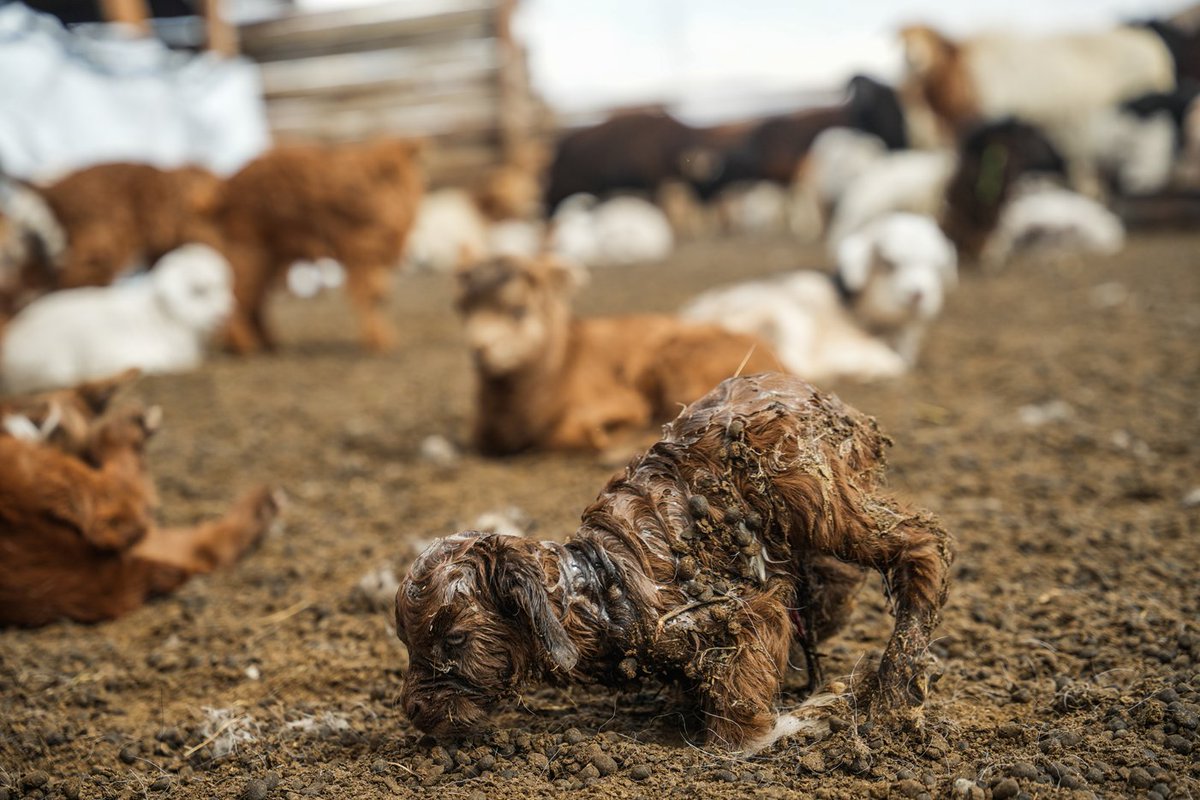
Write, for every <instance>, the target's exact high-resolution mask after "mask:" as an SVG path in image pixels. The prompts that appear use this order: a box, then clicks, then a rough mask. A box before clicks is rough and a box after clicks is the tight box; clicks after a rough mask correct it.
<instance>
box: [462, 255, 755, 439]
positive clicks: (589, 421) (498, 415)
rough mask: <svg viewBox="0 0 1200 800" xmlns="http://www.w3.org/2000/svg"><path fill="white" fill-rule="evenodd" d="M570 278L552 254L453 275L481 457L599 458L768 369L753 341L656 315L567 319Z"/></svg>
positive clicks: (495, 263)
mask: <svg viewBox="0 0 1200 800" xmlns="http://www.w3.org/2000/svg"><path fill="white" fill-rule="evenodd" d="M573 278H574V273H573V270H572V269H570V268H568V267H567V266H566V265H564V264H563V263H561V262H559V261H557V260H555V259H554V258H553V257H549V256H544V257H542V258H540V259H536V260H529V259H520V258H514V257H503V258H498V259H495V260H492V261H486V262H483V263H481V264H478V265H476V266H474V267H471V268H470V269H467V270H464V271H462V272H460V273H459V294H458V300H457V306H458V310H459V312H460V313H461V314H462V315H463V318H464V322H465V325H466V332H467V340H468V342H469V343H470V346H471V350H472V352H473V354H474V356H475V365H476V371H477V373H478V380H479V390H478V391H479V403H478V405H479V408H478V418H477V420H476V428H475V440H476V444H477V446H478V447H479V449H480V450H481V451H482V452H483V453H485V454H488V455H503V454H507V453H515V452H519V451H521V450H526V449H529V448H544V449H560V450H564V449H590V450H603V449H605V448H607V447H609V446H610V445H613V444H615V443H616V440H617V439H618V437H619V436H620V435H621V434H622V433H627V432H630V431H634V430H644V429H645V428H647V427H648V426H649V425H650V424H651V423H652V422H655V421H663V420H667V419H670V417H671V414H673V413H674V411H675V410H676V409H677V408H679V406H680V405H683V404H686V403H689V402H691V401H692V400H695V399H696V398H698V397H700V396H701V395H703V394H704V393H705V392H707V391H708V390H709V389H711V388H712V387H713V386H715V385H716V384H717V383H718V382H719V381H721V380H723V379H724V378H727V377H729V376H730V375H734V374H736V373H737V372H738V369H739V367H743V366H744V367H745V368H747V369H750V370H752V371H756V372H757V371H760V370H763V369H773V368H775V366H776V361H775V358H774V356H773V355H772V354H771V353H770V351H769V349H768V348H767V346H766V345H765V344H763V343H762V342H761V341H759V340H758V339H755V338H754V337H751V336H746V335H743V334H736V333H729V332H727V331H724V330H722V329H720V328H718V327H717V326H715V325H703V324H694V323H693V324H689V323H687V322H683V321H681V320H679V319H677V318H675V317H671V316H667V315H665V314H664V315H651V314H646V315H640V316H627V317H607V318H598V319H582V320H575V319H572V318H571V304H570V296H571V293H572V289H573Z"/></svg>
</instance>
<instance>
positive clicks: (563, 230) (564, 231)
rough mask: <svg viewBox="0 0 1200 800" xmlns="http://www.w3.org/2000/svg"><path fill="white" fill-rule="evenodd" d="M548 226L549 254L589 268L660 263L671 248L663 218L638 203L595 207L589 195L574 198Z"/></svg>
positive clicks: (616, 201) (619, 200)
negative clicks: (549, 227) (641, 262)
mask: <svg viewBox="0 0 1200 800" xmlns="http://www.w3.org/2000/svg"><path fill="white" fill-rule="evenodd" d="M552 223H553V224H552V228H551V233H550V249H551V250H552V251H553V252H554V253H556V254H558V255H560V256H563V257H564V258H567V259H570V260H573V261H577V262H580V263H583V264H586V265H588V266H603V265H607V264H630V263H633V262H636V261H660V260H662V259H664V258H666V257H667V256H668V255H670V253H671V249H672V248H673V247H674V245H675V236H674V234H673V233H672V231H671V223H670V222H669V221H668V220H667V216H666V214H664V213H663V212H662V211H661V210H660V209H659V208H658V206H656V205H654V204H653V203H651V202H649V201H647V200H642V199H640V198H637V197H614V198H613V199H611V200H606V201H604V202H603V203H598V202H597V201H596V198H595V197H592V196H591V195H583V194H580V195H572V196H571V197H568V198H567V199H566V200H564V201H563V202H562V203H561V204H560V205H559V208H558V212H557V213H555V215H554V219H553V221H552Z"/></svg>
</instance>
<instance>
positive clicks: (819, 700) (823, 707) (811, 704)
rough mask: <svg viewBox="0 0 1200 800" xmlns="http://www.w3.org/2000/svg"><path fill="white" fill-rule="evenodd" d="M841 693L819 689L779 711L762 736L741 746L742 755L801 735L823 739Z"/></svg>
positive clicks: (751, 753)
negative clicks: (796, 704)
mask: <svg viewBox="0 0 1200 800" xmlns="http://www.w3.org/2000/svg"><path fill="white" fill-rule="evenodd" d="M844 697H845V696H844V695H841V694H833V693H830V692H823V693H821V694H815V695H813V696H812V697H809V698H808V699H807V700H805V701H804V702H803V703H801V704H800V705H799V706H797V707H796V708H793V709H790V710H788V711H782V712H780V713H779V714H778V715H776V717H775V725H774V726H773V727H772V729H771V730H770V731H768V732H767V733H764V734H763V735H762V736H760V737H758V738H756V739H751V740H750V741H748V742H747V743H746V744H745V745H744V746H743V747H742V755H743V756H752V755H754V754H755V753H759V752H761V751H763V750H765V749H766V748H768V747H770V746H771V745H773V744H775V743H776V742H778V741H780V740H781V739H786V738H789V737H792V736H796V735H797V734H803V735H804V736H805V737H806V738H807V739H809V740H813V739H823V738H825V737H826V736H828V735H829V731H830V730H831V729H830V726H829V722H830V720H831V719H832V718H833V717H834V716H836V714H835V712H834V710H833V708H832V707H833V706H835V705H837V704H838V703H839V701H842V700H844Z"/></svg>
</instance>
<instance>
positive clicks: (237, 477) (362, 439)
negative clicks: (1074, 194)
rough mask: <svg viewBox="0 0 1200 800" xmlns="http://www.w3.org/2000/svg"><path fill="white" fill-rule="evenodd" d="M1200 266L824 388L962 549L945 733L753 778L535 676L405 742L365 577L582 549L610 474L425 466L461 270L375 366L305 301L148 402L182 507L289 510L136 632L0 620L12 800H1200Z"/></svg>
mask: <svg viewBox="0 0 1200 800" xmlns="http://www.w3.org/2000/svg"><path fill="white" fill-rule="evenodd" d="M1198 246H1200V236H1190V237H1189V236H1178V235H1161V236H1153V237H1143V238H1140V239H1136V240H1134V241H1133V242H1132V244H1131V246H1130V247H1129V248H1128V249H1127V250H1126V251H1125V252H1124V253H1123V254H1122V255H1120V256H1119V257H1117V258H1114V259H1111V260H1104V259H1091V260H1087V261H1084V260H1079V259H1068V260H1059V261H1052V262H1045V261H1040V262H1035V261H1026V262H1021V263H1017V264H1015V265H1013V266H1012V267H1011V268H1010V269H1008V270H1007V271H1006V272H1004V273H1003V274H1000V275H984V276H980V275H975V274H971V275H966V276H965V278H964V280H963V284H962V286H961V288H960V290H959V291H958V292H957V294H955V295H954V297H953V298H952V300H951V303H950V307H949V309H948V311H947V313H946V315H945V317H944V318H943V319H942V320H940V321H939V322H938V324H937V326H936V328H935V329H934V330H933V332H932V334H931V336H930V338H929V341H928V347H927V349H926V351H925V357H924V361H923V363H922V364H921V365H920V367H919V369H917V370H916V372H915V373H913V374H912V375H911V376H910V377H908V378H906V379H904V380H900V381H897V382H894V383H890V384H887V385H879V386H853V385H846V386H838V387H833V388H836V389H837V390H838V392H839V393H840V394H841V395H842V396H843V397H844V398H845V399H847V400H849V401H850V402H852V403H853V404H855V405H857V406H858V407H860V408H861V409H863V410H865V411H868V412H870V413H872V414H875V415H877V416H878V418H879V419H880V421H881V423H882V425H883V426H884V428H885V429H886V430H887V431H888V432H889V433H890V434H891V435H892V436H893V438H894V439H895V441H896V446H895V447H894V448H893V451H892V454H891V461H892V465H893V466H892V471H891V476H892V484H893V486H894V487H895V488H896V489H897V490H898V491H901V492H903V493H905V494H907V495H910V496H912V497H914V498H915V499H917V500H918V501H920V503H922V504H924V505H926V506H928V507H929V508H931V509H934V510H935V511H937V512H938V513H940V514H941V515H942V517H943V518H944V521H945V522H946V524H947V526H948V527H949V528H950V529H951V530H952V531H954V532H955V534H956V535H957V541H958V560H957V563H956V564H955V567H954V586H953V591H952V594H951V597H950V601H949V604H948V606H947V608H946V613H945V620H944V622H943V624H942V626H941V628H940V631H939V635H940V638H939V639H938V640H937V642H936V643H935V644H934V646H933V652H934V653H935V654H936V656H937V657H938V659H939V668H940V670H941V677H940V680H938V681H937V683H936V684H935V686H934V687H933V690H932V693H931V699H930V702H929V704H928V719H929V735H928V737H927V739H926V740H925V741H923V742H914V741H906V740H903V739H898V738H896V737H892V736H886V735H881V732H879V731H870V730H865V729H864V730H863V731H861V733H860V731H859V730H858V729H857V728H856V726H855V723H856V722H857V721H858V720H855V719H853V717H852V715H851V719H849V720H846V722H847V725H844V726H843V725H836V727H838V728H840V730H839V731H838V732H837V733H836V734H834V735H833V736H832V737H831V738H830V739H829V740H826V741H824V742H821V743H818V744H815V745H813V746H810V747H802V746H801V745H800V744H799V743H793V744H792V745H790V746H786V747H783V748H781V749H779V750H776V751H774V752H772V753H769V754H768V755H766V756H763V757H760V758H755V759H753V760H749V761H734V760H730V759H728V758H727V757H725V756H723V755H722V754H721V753H719V752H713V751H709V750H706V749H705V748H704V747H703V746H702V744H701V743H700V742H698V740H697V733H698V720H697V719H696V717H695V716H693V715H691V714H690V713H688V711H687V708H686V706H685V705H684V704H683V702H682V701H681V698H680V697H679V696H678V694H677V693H675V692H673V691H671V690H670V689H666V690H663V689H661V688H660V687H656V686H646V687H645V688H644V689H643V690H641V691H639V692H636V693H622V694H615V693H612V692H608V691H592V690H588V689H575V690H571V691H548V690H542V691H531V692H529V693H527V694H526V695H525V696H524V697H523V699H522V703H521V704H520V706H519V707H516V708H513V709H510V710H508V711H505V712H504V713H503V714H501V715H499V717H498V719H497V722H498V732H497V733H495V734H493V735H492V736H490V737H488V738H486V739H484V740H482V741H480V742H475V743H472V744H467V745H463V746H461V747H446V748H438V747H434V746H433V743H432V742H430V741H428V740H424V739H422V737H421V736H420V735H418V734H417V733H416V732H414V730H413V728H412V727H411V726H410V725H409V724H408V722H407V721H406V720H405V718H404V717H403V715H402V714H401V713H400V710H399V708H398V707H397V697H398V694H399V690H400V686H401V681H402V676H403V673H404V667H405V663H406V662H405V653H404V650H403V647H402V646H401V645H400V644H399V642H398V641H397V640H396V638H395V636H394V633H393V631H392V628H391V623H390V620H389V617H388V614H387V612H386V611H385V610H382V608H381V607H380V605H378V604H376V603H375V602H374V601H373V600H372V598H371V597H370V594H369V593H364V592H362V591H361V590H359V589H357V588H356V586H357V584H358V583H359V581H360V579H361V578H362V577H363V576H364V575H366V574H368V573H370V572H372V571H373V570H376V569H377V568H379V567H380V566H387V565H392V566H396V567H402V566H403V565H404V564H405V563H406V560H407V559H409V558H411V552H412V548H413V547H414V543H418V542H420V541H422V540H426V539H428V538H429V537H433V536H437V535H441V534H445V533H448V532H451V531H453V530H455V529H456V528H458V527H460V526H465V525H468V524H469V523H471V522H472V521H473V520H474V519H475V518H476V517H477V516H478V515H479V514H481V513H483V512H487V511H492V510H498V509H505V508H508V507H510V506H513V507H516V508H518V509H520V510H521V511H523V512H524V513H525V514H527V515H528V517H529V518H530V519H531V520H532V521H533V523H534V533H535V534H536V535H539V536H544V537H550V538H561V537H565V536H566V535H568V534H569V533H570V532H571V531H572V530H573V528H574V525H575V523H576V521H577V519H578V514H579V513H580V512H581V511H582V509H583V508H584V506H585V505H586V504H587V503H588V502H589V501H590V500H591V499H592V497H593V496H594V495H595V494H596V492H598V491H599V489H600V487H601V486H602V484H603V482H604V480H605V478H606V477H607V476H608V475H609V474H610V472H611V471H612V467H611V465H608V466H606V465H603V464H600V463H597V461H596V460H595V459H593V458H588V457H581V456H568V455H536V456H528V457H521V458H514V459H511V460H505V461H488V460H484V459H481V458H478V457H476V456H474V455H471V454H469V453H468V454H466V455H464V456H463V457H462V458H461V460H460V461H459V462H458V463H457V464H454V465H444V464H439V463H435V462H433V461H430V460H428V459H427V458H423V457H422V456H421V442H422V441H423V440H424V439H425V438H426V437H427V436H429V435H431V434H438V435H442V436H445V437H447V438H448V439H450V440H451V441H453V442H456V443H458V444H460V445H461V444H463V443H464V442H465V439H466V435H467V430H468V422H469V418H470V413H471V406H472V389H471V387H472V380H471V372H470V365H469V361H468V358H467V356H466V354H465V352H464V349H463V346H462V344H461V341H460V339H459V332H458V327H457V324H456V320H455V318H454V317H453V316H452V314H451V312H450V289H451V284H450V280H449V278H447V277H446V276H438V275H415V276H405V277H402V278H401V279H400V280H399V283H398V287H397V288H398V291H397V292H396V297H395V302H394V317H395V319H396V320H397V322H398V323H399V325H400V326H401V333H402V342H403V343H402V345H401V347H400V348H399V349H398V350H397V351H396V352H394V353H392V354H390V355H388V356H381V357H377V356H370V355H365V354H364V353H362V352H360V350H359V349H358V348H357V347H356V346H355V344H354V338H355V332H354V322H353V318H352V317H351V315H350V313H349V311H348V310H347V308H346V305H345V303H344V301H343V299H342V298H341V297H338V296H329V297H324V298H320V299H318V300H316V301H313V302H310V303H307V304H306V303H302V302H300V301H294V300H287V299H285V298H281V299H280V300H279V301H278V302H277V304H276V306H275V308H274V311H275V316H276V320H277V322H278V325H279V328H280V330H281V332H282V338H283V340H284V341H285V342H286V348H285V350H284V351H283V352H282V353H281V354H280V355H278V356H269V357H259V358H253V359H245V360H233V359H229V358H219V359H216V360H214V361H213V362H211V363H210V364H209V365H207V366H206V367H205V368H204V369H203V370H201V371H200V372H198V373H196V374H193V375H187V376H180V377H167V378H157V379H152V380H145V381H144V382H143V383H142V384H141V385H140V387H139V388H138V389H137V393H138V394H140V395H141V396H142V397H143V398H145V399H146V400H149V401H151V402H156V403H161V404H162V405H163V406H164V407H165V409H166V424H165V428H164V430H163V431H162V433H161V434H160V435H159V437H158V438H157V439H156V440H155V442H154V444H153V448H152V453H151V462H152V465H153V468H154V470H155V473H156V475H157V478H158V484H159V487H160V490H161V494H162V500H163V508H162V512H161V516H162V517H163V519H164V520H165V521H166V522H169V523H173V524H182V523H188V522H191V521H195V520H197V519H200V518H202V517H205V516H209V515H215V514H217V513H219V512H220V511H221V510H222V509H223V508H224V506H225V505H226V503H228V502H229V501H230V500H231V498H233V496H234V495H235V494H237V493H238V492H239V491H241V490H242V489H243V488H245V487H247V486H248V485H250V484H252V483H255V482H261V481H267V482H271V483H276V484H279V485H281V486H283V487H285V488H286V490H287V492H288V494H289V495H290V498H291V505H290V508H289V510H288V513H287V517H286V524H285V525H284V528H283V530H282V531H281V532H280V533H279V534H277V535H276V536H274V537H273V538H271V539H269V540H268V541H267V542H266V543H265V544H264V545H263V546H262V548H261V549H260V550H258V551H257V552H255V553H253V554H252V555H250V556H249V557H248V558H247V560H246V561H245V562H243V563H242V564H241V565H240V566H239V567H238V568H237V569H235V570H232V571H230V572H228V573H225V574H221V575H217V576H213V577H210V578H206V579H201V580H195V581H193V582H192V583H191V584H189V585H188V586H187V587H186V588H185V589H184V590H183V591H181V592H180V593H179V594H178V595H176V596H174V597H171V598H168V599H165V600H161V601H158V602H155V603H153V604H151V605H149V606H148V607H146V608H144V609H142V610H140V611H138V612H137V613H134V614H132V615H130V616H129V617H128V618H126V619H122V620H120V621H119V622H116V623H112V624H106V625H97V626H92V627H88V626H79V625H73V624H57V625H53V626H50V627H48V628H45V629H43V630H38V631H20V630H9V631H3V632H0V787H3V788H0V800H3V799H4V798H13V797H20V796H25V797H42V796H45V797H67V798H75V797H105V798H107V797H122V798H126V797H157V796H162V797H170V796H174V797H245V798H254V799H256V800H262V798H305V797H326V798H371V797H392V796H416V797H446V798H467V797H472V798H474V797H489V798H508V797H522V798H530V797H542V796H568V795H569V796H580V797H629V798H636V797H656V798H666V797H740V796H749V795H751V794H754V795H755V796H763V797H785V796H815V797H846V798H850V797H868V796H869V797H883V796H904V797H923V796H927V797H948V796H953V795H954V794H955V793H958V795H959V796H962V797H970V798H984V797H988V796H990V797H995V798H1008V797H1019V796H1025V795H1029V796H1034V797H1046V796H1050V797H1089V796H1105V797H1122V796H1150V797H1200V756H1198V755H1197V751H1198V750H1200V736H1198V733H1197V714H1198V712H1200V705H1198V704H1200V624H1198V618H1200V614H1198V611H1200V609H1198V607H1197V604H1198V603H1197V601H1198V596H1200V582H1198V581H1197V575H1196V563H1197V556H1198V553H1200V549H1198V546H1200V497H1197V495H1196V490H1197V489H1198V488H1200V249H1198ZM817 258H819V254H818V253H817V252H816V251H811V250H810V251H804V250H803V249H801V248H797V247H796V246H795V245H793V244H790V243H786V242H755V241H744V240H741V241H739V240H733V241H725V242H719V243H716V244H714V243H702V244H692V245H688V246H686V247H684V248H682V249H681V250H680V251H679V252H678V253H677V254H676V256H675V257H674V258H673V259H672V260H671V261H670V263H668V264H666V265H660V266H638V267H630V268H620V269H611V270H607V271H601V272H597V273H595V275H594V280H593V282H592V285H591V286H590V287H589V288H588V289H587V290H586V291H585V293H584V295H583V296H582V297H581V300H580V306H581V308H582V309H583V310H584V311H585V312H587V313H600V312H619V311H632V310H655V309H670V308H674V307H676V306H677V305H678V304H679V303H680V302H681V301H683V300H684V299H685V298H687V297H689V296H690V295H692V294H694V293H695V292H697V291H699V290H701V289H703V288H706V287H708V286H711V285H714V284H717V283H720V282H724V281H728V280H730V279H734V278H738V277H742V276H751V275H759V274H766V273H770V272H775V271H779V270H782V269H786V268H788V267H791V266H794V265H798V264H800V263H802V262H804V261H805V260H808V261H809V262H810V263H811V262H812V260H813V259H817ZM1189 496H1190V500H1189V499H1187V498H1189ZM889 623H890V618H889V617H888V616H887V612H886V608H885V606H884V604H883V597H882V594H881V592H880V590H879V587H878V585H877V584H870V585H868V588H867V589H866V590H864V593H863V595H862V602H861V604H860V606H859V610H858V612H857V614H856V616H855V618H854V620H853V623H852V624H851V625H850V626H849V628H848V629H846V630H845V631H844V632H843V633H842V634H841V635H840V636H838V637H837V638H836V639H834V640H833V641H832V642H830V643H829V645H828V646H827V647H825V648H824V649H825V652H826V653H827V659H826V665H827V670H828V673H829V674H830V675H834V676H837V675H843V676H844V675H850V674H851V673H853V672H854V671H856V670H859V671H861V670H863V669H865V668H867V667H868V666H869V665H870V664H872V663H873V661H874V660H875V659H876V658H877V657H878V656H879V653H880V650H881V647H882V644H883V642H884V641H885V637H886V635H887V632H888V630H889ZM803 684H804V675H803V673H802V672H797V673H796V674H795V675H794V676H793V678H792V679H791V680H790V682H789V690H790V694H789V696H788V697H787V698H785V699H786V701H787V702H792V703H794V702H798V701H799V699H800V695H799V694H798V693H799V691H800V688H801V687H802V686H803Z"/></svg>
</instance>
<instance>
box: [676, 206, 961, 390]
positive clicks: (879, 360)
mask: <svg viewBox="0 0 1200 800" xmlns="http://www.w3.org/2000/svg"><path fill="white" fill-rule="evenodd" d="M956 278H957V259H956V256H955V252H954V247H953V246H952V245H951V244H950V242H949V241H948V240H947V239H946V237H945V236H944V235H943V234H942V232H941V231H940V230H939V229H938V227H937V224H936V223H935V222H934V221H933V220H931V219H929V218H927V217H920V216H917V215H914V214H892V215H890V216H887V217H885V218H883V219H880V220H877V221H876V222H874V223H872V224H870V225H868V226H866V227H865V228H863V229H862V230H861V231H858V232H856V233H854V234H852V235H850V236H848V237H847V238H846V239H845V240H844V241H843V242H842V244H841V246H840V247H839V248H838V271H837V273H836V275H833V276H830V275H827V274H825V273H823V272H817V271H815V270H800V271H798V272H794V273H790V274H788V275H785V276H783V277H781V278H778V279H775V280H767V281H756V282H752V283H745V284H740V285H737V286H732V287H727V288H720V289H714V290H712V291H709V292H706V293H704V294H702V295H700V297H698V298H696V299H695V300H693V301H692V302H691V303H690V304H688V305H687V306H686V307H685V308H684V309H683V316H685V317H687V318H690V319H695V320H704V321H709V322H716V323H719V324H721V325H723V326H724V327H726V328H727V329H729V330H733V331H739V332H743V333H752V334H757V335H759V336H761V337H763V338H764V339H765V340H766V341H767V342H769V343H770V344H771V345H773V346H774V348H775V350H776V352H777V353H778V355H779V359H780V361H781V362H782V363H783V366H784V367H785V368H786V369H787V370H788V371H789V372H793V373H795V374H796V375H799V376H801V377H803V378H806V379H808V380H812V381H822V380H829V379H836V378H856V379H859V380H874V379H880V378H890V377H895V376H898V375H901V374H903V373H904V372H905V371H906V370H907V369H908V368H909V367H910V366H911V365H912V364H913V363H914V362H915V361H916V357H917V351H918V348H919V345H920V340H921V336H922V334H923V332H924V330H925V328H926V326H927V325H928V323H929V321H930V320H932V319H933V318H934V317H936V316H937V314H938V313H939V312H940V311H941V309H942V305H943V302H944V299H945V293H946V290H947V289H950V288H952V287H953V286H954V285H955V283H956Z"/></svg>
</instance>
